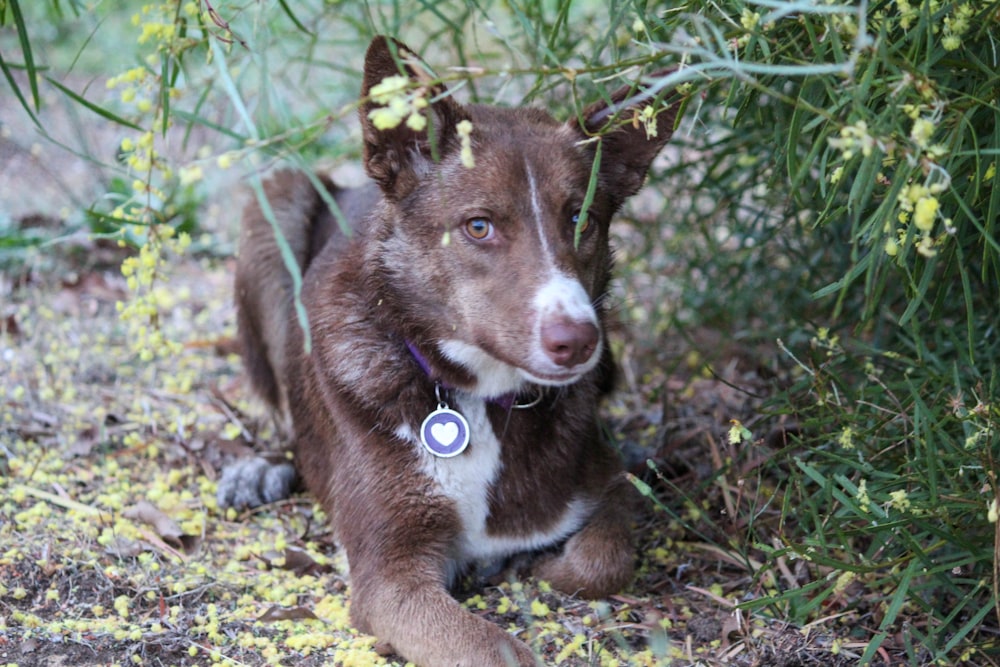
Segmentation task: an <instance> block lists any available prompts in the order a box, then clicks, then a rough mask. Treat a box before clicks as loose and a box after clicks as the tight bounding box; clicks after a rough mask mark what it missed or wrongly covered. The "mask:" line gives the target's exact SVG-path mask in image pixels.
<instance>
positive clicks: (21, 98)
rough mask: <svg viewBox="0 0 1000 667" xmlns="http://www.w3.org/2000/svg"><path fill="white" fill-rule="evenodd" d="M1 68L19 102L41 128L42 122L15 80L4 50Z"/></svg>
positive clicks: (0, 60)
mask: <svg viewBox="0 0 1000 667" xmlns="http://www.w3.org/2000/svg"><path fill="white" fill-rule="evenodd" d="M0 70H3V76H4V78H5V79H7V84H8V85H9V86H10V89H11V90H13V91H14V95H15V96H16V97H17V100H18V102H20V103H21V107H22V108H23V109H24V110H25V112H27V114H28V116H29V117H30V118H31V121H32V122H33V123H34V124H35V125H36V126H37V127H39V128H41V127H42V126H41V123H39V122H38V118H37V117H36V116H35V113H34V111H32V110H31V105H30V104H28V100H26V99H24V95H23V94H22V93H21V89H20V88H19V87H18V85H17V81H15V80H14V74H13V72H11V71H10V68H9V67H8V66H7V61H5V60H4V59H3V52H0Z"/></svg>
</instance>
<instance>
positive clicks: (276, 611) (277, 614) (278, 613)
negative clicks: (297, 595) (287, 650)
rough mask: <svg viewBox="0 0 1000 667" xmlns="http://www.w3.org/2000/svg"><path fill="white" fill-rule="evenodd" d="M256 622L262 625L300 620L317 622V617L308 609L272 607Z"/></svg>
mask: <svg viewBox="0 0 1000 667" xmlns="http://www.w3.org/2000/svg"><path fill="white" fill-rule="evenodd" d="M257 620H258V621H260V622H262V623H273V622H275V621H302V620H309V621H318V620H319V617H317V616H316V614H314V613H313V612H312V611H311V610H310V609H306V608H305V607H279V606H277V605H274V606H272V607H271V608H270V609H268V610H267V611H265V612H264V613H263V614H261V615H260V617H259V618H258V619H257Z"/></svg>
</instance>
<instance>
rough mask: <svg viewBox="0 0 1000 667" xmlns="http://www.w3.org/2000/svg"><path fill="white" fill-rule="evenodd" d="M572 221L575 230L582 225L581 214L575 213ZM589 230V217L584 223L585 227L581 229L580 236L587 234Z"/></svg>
mask: <svg viewBox="0 0 1000 667" xmlns="http://www.w3.org/2000/svg"><path fill="white" fill-rule="evenodd" d="M571 219H572V221H573V229H574V230H575V229H576V228H577V227H578V226H579V225H580V212H579V211H577V212H576V213H574V214H573V217H572V218H571ZM588 229H590V216H589V215H588V216H587V219H586V220H584V221H583V227H580V236H583V235H584V234H586V233H587V230H588Z"/></svg>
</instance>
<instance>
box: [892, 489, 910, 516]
mask: <svg viewBox="0 0 1000 667" xmlns="http://www.w3.org/2000/svg"><path fill="white" fill-rule="evenodd" d="M889 504H890V505H892V506H893V507H895V508H896V509H897V510H899V511H900V512H906V511H907V510H909V509H910V499H909V497H908V496H907V493H906V491H904V490H903V489H899V490H898V491H891V492H890V493H889Z"/></svg>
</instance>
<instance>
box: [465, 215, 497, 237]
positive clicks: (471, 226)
mask: <svg viewBox="0 0 1000 667" xmlns="http://www.w3.org/2000/svg"><path fill="white" fill-rule="evenodd" d="M465 232H466V233H467V234H468V235H469V236H470V237H472V238H473V239H474V240H476V241H485V240H487V239H489V238H490V237H491V236H493V223H492V222H490V221H489V220H487V219H486V218H471V219H470V220H468V221H466V223H465Z"/></svg>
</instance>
